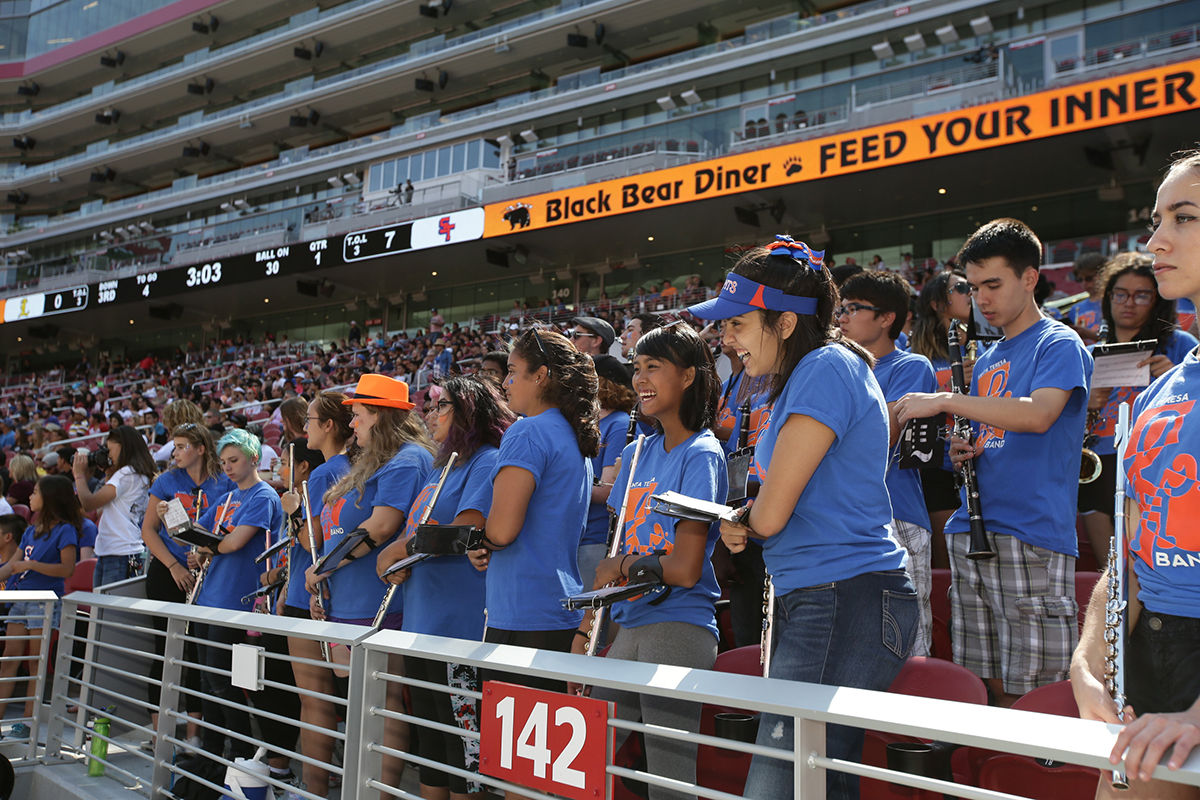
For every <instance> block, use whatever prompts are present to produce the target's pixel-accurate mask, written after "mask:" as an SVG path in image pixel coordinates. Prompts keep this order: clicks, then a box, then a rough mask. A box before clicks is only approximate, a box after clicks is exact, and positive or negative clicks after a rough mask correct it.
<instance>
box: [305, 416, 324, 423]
mask: <svg viewBox="0 0 1200 800" xmlns="http://www.w3.org/2000/svg"><path fill="white" fill-rule="evenodd" d="M305 419H306V420H308V421H310V422H320V421H321V418H320V417H305Z"/></svg>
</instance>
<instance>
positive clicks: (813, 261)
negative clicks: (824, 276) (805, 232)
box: [767, 233, 825, 272]
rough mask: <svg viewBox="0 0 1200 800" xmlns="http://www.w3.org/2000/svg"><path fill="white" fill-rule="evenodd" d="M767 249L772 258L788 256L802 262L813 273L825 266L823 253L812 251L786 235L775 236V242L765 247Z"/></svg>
mask: <svg viewBox="0 0 1200 800" xmlns="http://www.w3.org/2000/svg"><path fill="white" fill-rule="evenodd" d="M767 249H768V250H770V251H771V255H773V256H788V257H789V258H794V259H796V260H797V261H804V262H805V264H806V265H807V266H808V267H809V269H811V270H813V271H814V272H820V271H821V268H822V267H823V266H825V251H824V250H815V251H814V250H813V249H812V248H810V247H809V246H808V245H806V244H805V243H804V242H797V241H796V240H795V239H793V238H792V237H790V236H787V235H786V234H782V233H777V234H775V241H773V242H771V243H770V244H769V245H767Z"/></svg>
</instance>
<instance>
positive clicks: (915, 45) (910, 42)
mask: <svg viewBox="0 0 1200 800" xmlns="http://www.w3.org/2000/svg"><path fill="white" fill-rule="evenodd" d="M904 46H905V48H907V49H908V52H910V53H919V52H921V51H922V50H926V49H928V48H929V45H928V44H927V43H926V41H925V34H923V33H921V32H920V31H917V32H916V33H913V34H910V35H908V36H905V37H904Z"/></svg>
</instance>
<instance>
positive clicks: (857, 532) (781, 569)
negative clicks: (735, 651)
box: [757, 344, 907, 594]
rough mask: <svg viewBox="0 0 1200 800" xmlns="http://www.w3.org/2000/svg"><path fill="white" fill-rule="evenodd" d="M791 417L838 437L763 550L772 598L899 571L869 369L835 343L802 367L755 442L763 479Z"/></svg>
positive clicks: (882, 430) (883, 424)
mask: <svg viewBox="0 0 1200 800" xmlns="http://www.w3.org/2000/svg"><path fill="white" fill-rule="evenodd" d="M793 414H800V415H803V416H807V417H811V418H812V419H814V420H816V421H817V422H820V423H821V424H822V425H825V426H826V427H827V428H829V429H830V430H831V431H833V434H834V437H835V438H834V441H833V444H832V445H830V447H829V450H828V451H827V452H826V453H825V457H824V458H822V459H821V463H820V464H819V465H818V466H817V469H816V471H815V472H814V473H813V475H812V477H811V478H810V479H809V481H808V484H807V485H806V486H805V487H804V491H803V492H802V493H801V494H800V500H799V501H798V502H797V503H796V508H795V509H794V510H793V511H792V516H791V518H790V519H789V520H788V522H787V524H786V525H785V526H784V528H783V530H782V531H780V532H779V533H777V534H776V535H774V536H772V537H770V538H769V539H767V540H766V541H765V542H764V543H763V559H764V560H765V561H766V565H767V572H768V573H769V574H770V575H771V576H772V578H773V581H774V583H775V589H776V592H777V593H779V594H785V593H787V592H790V591H794V590H796V589H801V588H804V587H807V586H816V585H818V584H824V583H829V582H831V581H840V580H846V579H848V578H853V577H855V576H857V575H862V574H864V573H867V572H877V571H880V570H889V569H902V568H903V567H904V565H905V563H906V558H907V556H906V554H905V552H904V549H903V548H902V547H901V546H900V544H899V542H897V541H896V539H895V538H894V537H893V536H892V504H891V501H890V500H889V498H888V492H887V486H886V483H885V480H886V476H887V451H888V416H887V407H886V404H885V402H884V399H883V391H882V390H881V389H880V388H879V382H878V381H876V380H875V375H874V374H873V373H872V371H871V368H870V367H869V366H868V365H867V363H866V362H865V361H863V360H862V359H861V358H859V357H858V356H857V355H856V354H854V353H853V352H852V351H851V350H850V349H849V348H847V347H845V346H843V345H840V344H828V345H825V346H823V347H818V348H817V349H815V350H813V351H812V352H810V353H809V354H808V355H806V356H805V357H804V358H802V359H801V360H800V363H799V364H798V365H796V368H795V369H794V370H793V371H792V374H791V377H789V378H788V381H787V385H786V386H784V389H783V393H782V394H781V395H780V396H779V399H777V400H776V401H775V411H774V413H773V414H772V417H771V423H770V424H769V425H768V426H767V430H766V431H765V432H764V433H763V435H762V436H761V437H760V438H759V440H758V453H757V456H758V461H759V463H760V464H762V465H763V466H764V467H765V468H766V470H767V475H768V476H769V475H770V467H771V457H772V456H773V455H774V453H775V443H776V440H777V439H778V436H779V430H780V428H782V427H783V426H784V425H785V424H786V423H787V420H788V418H789V417H791V416H792V415H793Z"/></svg>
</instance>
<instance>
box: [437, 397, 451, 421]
mask: <svg viewBox="0 0 1200 800" xmlns="http://www.w3.org/2000/svg"><path fill="white" fill-rule="evenodd" d="M433 410H434V411H436V412H437V415H438V416H439V417H444V416H446V412H448V411H453V410H454V401H453V400H438V401H437V402H436V403H435V404H434V406H433Z"/></svg>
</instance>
